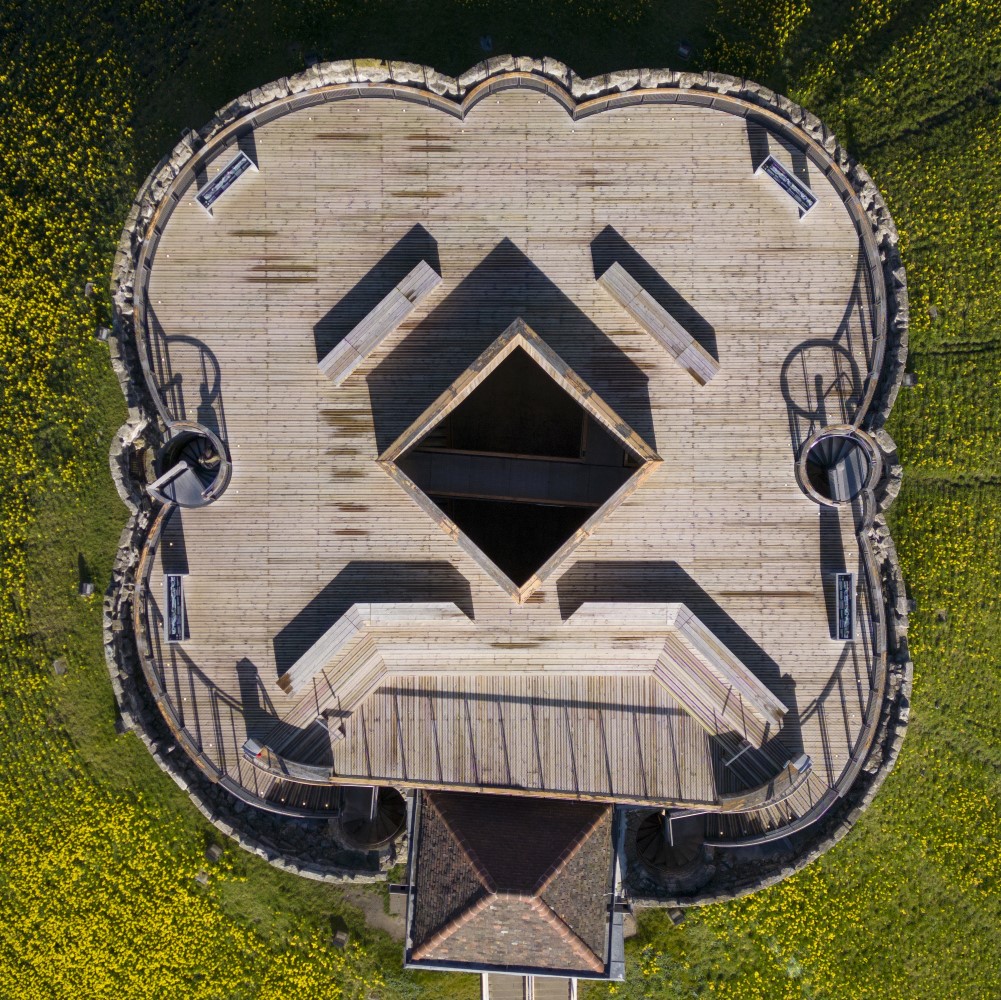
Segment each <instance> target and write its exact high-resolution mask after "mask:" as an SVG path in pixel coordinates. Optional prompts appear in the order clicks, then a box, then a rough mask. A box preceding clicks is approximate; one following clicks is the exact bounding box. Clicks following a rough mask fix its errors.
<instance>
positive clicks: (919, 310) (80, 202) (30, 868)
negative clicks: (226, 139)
mask: <svg viewBox="0 0 1001 1000" xmlns="http://www.w3.org/2000/svg"><path fill="white" fill-rule="evenodd" d="M999 33H1001V5H999V4H998V3H997V2H996V0H993V2H984V0H981V2H974V0H969V2H958V0H957V2H945V3H942V2H931V0H910V2H907V0H855V2H854V3H850V4H846V3H836V2H815V3H812V4H811V3H805V2H796V0H757V2H754V3H751V2H747V0H739V2H735V3H724V2H722V0H720V2H718V3H716V4H701V3H695V2H690V3H678V4H667V3H658V2H654V0H634V2H632V3H627V4H621V3H614V4H613V3H611V2H607V0H590V2H587V3H585V2H583V0H570V2H567V3H557V2H555V0H536V2H531V3H529V2H526V0H483V2H480V0H462V2H452V3H445V2H441V0H427V2H423V0H422V3H421V4H420V5H419V6H418V5H416V4H413V3H401V2H396V3H389V2H388V0H370V2H367V3H364V4H362V3H346V2H329V0H328V2H322V3H321V2H314V0H306V2H303V3H298V4H294V5H292V4H289V5H282V4H270V3H267V4H266V3H249V4H243V3H235V2H233V0H228V2H208V0H205V2H198V0H189V2H187V3H183V4H182V3H177V4H174V3H168V2H166V0H160V2H157V0H132V2H125V0H117V2H116V0H95V2H93V3H91V4H83V3H79V2H73V0H66V2H63V3H60V4H55V3H53V4H32V5H26V4H22V3H17V2H14V0H0V129H2V130H3V133H2V135H0V271H2V273H3V275H4V281H3V283H2V285H0V432H2V440H3V442H4V447H3V448H2V449H0V648H2V650H3V663H2V672H0V778H2V781H0V913H2V914H3V916H4V919H3V920H2V921H0V998H8V997H9V998H17V1000H21V998H25V1000H27V998H35V997H38V998H43V997H44V998H50V997H74V998H76V997H81V996H85V997H103V996H116V997H136V998H146V997H159V996H171V997H189V996H190V997H270V996H279V995H280V996H285V997H287V996H297V995H310V996H316V997H322V996H342V995H343V996H352V995H358V996H361V995H376V994H378V995H381V996H385V997H390V996H404V995H410V996H415V997H416V996H460V995H468V996H472V995H474V993H475V982H474V981H473V980H472V979H471V977H441V976H439V977H423V978H420V979H415V978H412V977H408V976H404V975H403V974H402V971H401V970H400V967H399V966H400V955H399V948H398V946H397V945H395V944H394V943H392V942H389V941H388V940H387V939H386V938H384V937H382V936H380V935H378V934H375V933H371V932H368V931H366V930H365V929H364V927H363V925H362V924H361V921H360V918H359V916H358V914H357V911H353V910H352V909H351V908H350V907H349V906H348V905H347V904H346V903H345V902H344V900H343V899H342V897H341V896H340V894H339V893H338V892H337V891H336V890H335V889H331V888H328V887H324V886H321V885H317V884H314V883H309V882H305V881H303V880H300V879H296V878H293V877H290V876H286V875H284V874H282V873H280V872H277V871H275V870H273V869H270V868H268V867H267V866H266V865H264V864H263V863H259V862H258V861H257V860H256V859H254V858H252V857H250V856H248V855H245V854H244V853H243V852H240V851H239V850H237V849H236V848H229V849H227V852H226V854H225V856H224V862H223V864H222V865H220V866H219V867H218V868H216V869H213V874H212V879H211V881H210V883H209V885H208V886H206V887H202V886H200V885H199V884H198V883H196V882H195V881H194V878H193V875H194V873H195V871H197V869H198V868H200V867H201V866H202V865H203V864H204V862H203V860H202V856H201V852H202V849H203V847H204V846H205V843H206V842H207V840H209V839H211V838H212V837H213V831H212V830H211V828H209V827H208V826H207V825H206V824H205V823H204V822H203V820H202V819H201V817H200V816H199V815H198V814H197V813H196V812H195V811H194V809H193V808H192V807H191V805H190V803H188V801H187V799H186V798H185V797H184V796H183V795H182V794H181V793H180V792H179V791H178V790H177V789H176V788H175V787H174V785H173V784H172V783H171V782H169V780H167V779H166V778H165V777H164V776H163V775H162V774H161V772H160V771H159V770H158V769H157V768H156V766H155V765H154V763H153V762H152V760H151V759H150V758H149V756H148V754H147V753H146V752H145V750H144V749H143V748H142V746H141V744H139V742H138V741H137V740H135V739H134V738H133V737H131V736H127V737H117V736H116V735H115V734H114V730H113V726H112V723H113V717H114V709H113V698H112V694H111V690H110V685H109V683H108V680H107V676H106V672H105V667H104V663H103V655H102V650H101V641H100V606H99V601H100V598H99V597H95V598H92V599H90V600H85V599H81V598H79V597H78V596H76V588H77V583H78V581H79V579H80V576H81V575H85V576H89V577H90V578H92V579H93V580H94V581H95V582H96V584H97V590H98V593H100V591H101V590H102V589H103V586H104V584H105V581H107V580H108V579H109V576H110V567H111V559H112V555H113V552H114V546H115V543H116V541H117V537H118V533H119V531H120V529H121V526H122V524H123V523H124V519H125V511H124V508H123V507H122V506H121V504H120V502H119V501H118V498H117V495H116V494H115V492H114V489H113V487H112V486H111V483H110V479H109V477H108V474H107V458H106V456H107V447H108V443H109V440H110V437H111V434H112V433H113V432H114V429H115V428H116V427H117V426H118V424H119V423H120V422H121V420H122V419H123V417H124V407H123V404H122V401H121V396H120V393H119V391H118V387H117V384H116V383H115V380H114V378H113V376H112V373H111V371H110V367H109V366H108V363H107V355H106V348H104V347H103V346H102V345H100V344H98V343H97V342H95V341H94V340H93V336H92V335H93V330H94V328H95V326H96V325H98V324H99V323H101V322H107V320H108V308H109V306H108V299H107V292H106V287H107V282H108V272H109V268H110V261H111V255H112V253H113V250H114V244H115V242H116V239H117V233H118V230H119V228H120V226H121V223H122V220H123V219H124V216H125V213H126V210H127V207H128V202H129V200H130V199H131V196H132V192H133V191H134V190H135V188H136V187H137V186H138V184H139V183H140V181H141V179H142V177H143V176H144V175H145V174H146V172H147V171H148V170H149V169H150V168H151V167H152V166H153V165H154V163H155V162H156V160H157V159H159V157H160V156H161V155H162V154H163V153H164V152H165V151H166V150H168V149H169V148H170V147H171V146H172V145H173V143H174V140H175V139H176V138H177V136H178V134H179V132H180V130H181V129H182V128H184V127H188V126H198V125H200V124H201V123H202V122H204V121H205V120H206V119H207V118H208V117H209V115H210V114H211V113H212V111H213V110H214V108H215V107H217V106H220V105H222V104H223V103H225V102H226V101H227V100H229V99H231V98H232V97H234V96H236V95H237V94H239V93H241V92H243V91H245V90H247V89H249V88H251V87H253V86H256V85H258V84H260V83H262V82H264V81H266V80H270V79H272V78H274V77H276V76H279V75H281V74H284V73H288V72H292V71H294V70H295V69H297V68H299V67H300V66H301V65H302V60H303V58H304V56H305V55H307V54H311V53H315V54H317V55H319V56H322V57H324V58H339V57H346V56H365V55H369V56H381V57H387V58H400V59H408V60H413V61H417V62H422V63H428V64H431V65H435V66H437V67H438V68H440V69H442V70H444V71H446V72H460V71H461V70H463V69H465V68H467V67H468V66H469V65H471V64H472V63H473V62H475V61H477V60H478V59H479V58H481V57H482V50H481V48H480V38H481V37H482V36H486V35H489V36H491V38H492V41H493V49H494V51H495V52H517V53H527V54H535V55H544V54H546V55H553V56H555V57H557V58H560V59H563V60H564V61H566V62H567V63H568V64H569V65H571V66H572V67H574V68H575V69H576V70H578V71H580V72H582V73H592V72H600V71H604V70H608V69H616V68H623V67H626V66H636V65H648V66H662V65H671V64H675V65H676V64H678V59H677V57H676V50H677V46H678V44H679V42H680V41H682V40H683V39H684V40H686V41H688V42H690V43H691V44H692V45H693V46H694V49H695V52H694V55H693V57H692V65H693V66H696V67H702V66H705V67H706V68H713V69H718V70H720V71H728V72H736V73H746V74H747V75H750V76H753V77H754V78H756V79H758V80H760V81H761V82H763V83H767V84H769V85H771V86H774V87H776V88H777V89H779V90H783V91H785V92H787V93H789V94H790V95H791V96H792V97H794V98H796V99H798V100H800V101H802V102H803V103H804V104H805V105H806V106H808V107H810V108H811V110H813V111H815V112H816V113H817V114H819V115H821V117H824V118H825V119H826V120H828V121H829V122H830V123H831V124H832V125H833V126H834V127H835V128H836V129H837V130H838V131H839V134H840V135H841V136H842V137H843V138H844V139H845V140H846V141H847V142H848V143H849V145H850V147H851V149H852V152H853V153H854V154H855V155H856V156H857V157H858V158H859V159H860V160H861V161H862V162H863V163H865V164H866V165H867V166H868V167H869V169H870V170H871V172H872V173H873V175H874V177H875V178H876V180H877V182H878V183H879V184H880V186H881V188H882V189H883V190H884V192H885V193H886V195H887V198H888V201H889V204H890V207H891V209H892V211H893V213H894V216H895V219H896V221H897V224H898V226H899V228H900V231H901V238H902V248H903V253H904V258H905V263H906V265H907V267H908V276H909V282H910V290H911V297H912V339H911V344H912V367H913V368H914V370H915V371H916V372H917V373H918V375H919V386H918V387H917V388H916V389H912V390H905V391H904V392H902V393H901V397H900V401H899V403H898V406H897V409H896V411H895V413H894V417H893V420H892V422H891V427H890V430H891V432H892V433H893V434H894V435H895V437H896V439H897V441H898V444H899V445H900V450H901V455H902V459H903V461H904V464H905V469H906V478H905V486H904V490H903V492H902V493H901V496H900V498H899V499H898V501H897V503H896V505H895V507H894V510H893V522H894V532H895V537H896V539H897V542H898V548H899V550H900V555H901V559H902V561H903V564H904V571H905V574H906V577H907V580H908V583H909V586H910V589H911V592H912V595H913V596H914V597H915V598H916V599H917V601H918V610H917V612H916V613H915V615H914V616H913V626H912V636H911V638H912V650H913V654H914V659H915V692H914V706H913V712H912V716H911V731H910V733H909V735H908V737H907V740H906V742H905V745H904V751H903V753H902V756H901V759H900V763H899V765H898V768H897V770H896V771H895V772H894V774H893V775H892V776H891V777H890V779H889V780H888V781H887V783H886V785H885V786H884V789H883V791H882V792H881V793H880V795H879V796H878V798H877V799H876V802H875V803H874V805H873V807H872V809H870V810H869V811H868V812H867V813H866V814H865V815H864V816H863V818H862V820H861V821H860V823H859V824H858V825H857V827H856V828H855V830H854V831H853V832H852V833H851V834H850V835H849V837H848V838H846V840H845V841H843V842H842V843H841V844H840V845H839V846H838V847H837V848H835V849H834V850H833V851H831V852H830V853H829V854H828V855H826V856H825V857H824V858H823V859H821V861H819V862H817V863H816V864H814V865H812V866H811V867H810V868H809V869H807V870H806V871H804V872H803V873H801V874H800V875H798V876H796V877H795V878H794V879H792V880H790V881H788V882H786V883H783V884H782V885H780V886H778V887H776V888H774V889H772V890H769V891H767V892H764V893H761V894H758V895H756V896H754V897H751V898H749V899H747V900H743V901H739V902H737V903H734V904H730V905H726V906H718V907H711V908H707V909H705V910H702V911H698V912H697V913H693V914H692V915H691V916H690V917H689V919H688V920H687V921H686V923H685V924H684V925H683V926H682V927H681V928H679V929H675V928H671V927H670V926H669V925H668V924H667V923H666V922H665V921H664V920H663V919H662V918H660V917H659V916H658V915H652V916H650V917H647V918H644V919H643V920H642V922H641V933H640V935H639V937H638V938H637V939H635V940H634V941H632V942H630V945H629V955H628V957H629V962H630V978H629V980H628V981H627V983H626V984H625V985H624V986H619V987H617V988H616V990H617V992H618V993H619V994H620V995H629V996H651V997H654V996H655V997H674V996H678V997H681V996H684V997H689V996H702V995H705V996H728V997H734V998H740V997H768V998H773V997H783V996H791V997H800V996H805V997H846V998H858V997H867V996H872V997H909V998H919V997H929V998H930V997H936V998H939V997H951V996H957V997H959V996H962V997H970V998H974V997H976V998H980V997H983V998H988V997H996V996H999V995H1001V978H999V976H1001V974H999V971H998V970H999V969H1001V945H999V943H998V941H999V936H998V933H997V931H998V928H999V927H1001V889H999V885H998V875H999V854H1001V851H999V837H998V832H997V831H998V829H999V821H1001V815H999V809H998V806H997V803H998V801H999V792H1001V779H999V777H998V775H999V774H1001V669H999V665H998V664H999V656H998V653H997V649H998V642H999V624H998V623H999V621H1001V618H999V614H998V612H999V607H998V605H999V584H1001V580H999V574H1001V570H999V567H1001V526H999V525H1001V522H999V518H1001V484H999V471H998V463H999V457H998V456H999V451H998V448H997V445H998V435H999V413H1001V406H999V405H998V403H997V393H998V389H999V387H1001V359H999V355H998V351H999V347H1001V345H999V332H1001V323H999V313H1001V296H999V295H998V290H997V286H998V283H997V279H996V277H995V275H996V273H997V267H998V261H999V246H1001V235H999V233H1001V225H999V222H1001V219H999V212H1001V209H999V208H998V205H999V203H1001V202H999V194H1001V191H999V187H1001V162H999V160H1001V143H999V140H998V134H999V126H1001V107H999V103H998V93H999V81H1001V44H999ZM88 280H90V281H92V282H93V283H94V285H95V286H96V288H97V289H98V294H97V295H96V296H95V297H93V298H86V297H85V296H84V294H83V289H84V285H85V283H86V282H87V281H88ZM59 656H63V657H65V659H66V661H67V672H66V673H65V674H64V675H61V676H58V677H57V676H53V672H52V669H51V663H52V660H53V659H54V658H56V657H59ZM331 919H333V920H335V921H343V922H345V923H347V924H349V925H350V926H351V927H352V930H353V940H354V942H355V944H356V945H357V947H352V948H351V949H349V951H348V953H347V954H340V953H332V952H330V951H328V950H327V949H326V948H325V947H324V944H323V942H324V940H325V939H326V938H327V937H329V927H330V921H331ZM608 991H609V988H608V987H600V988H598V989H596V990H595V991H594V992H596V993H598V994H600V995H603V994H604V993H606V992H608Z"/></svg>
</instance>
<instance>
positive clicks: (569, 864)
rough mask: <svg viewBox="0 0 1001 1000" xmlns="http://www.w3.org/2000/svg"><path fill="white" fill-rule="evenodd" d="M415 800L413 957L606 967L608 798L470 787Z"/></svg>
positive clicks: (553, 966)
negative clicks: (478, 791) (496, 792)
mask: <svg viewBox="0 0 1001 1000" xmlns="http://www.w3.org/2000/svg"><path fill="white" fill-rule="evenodd" d="M421 799H422V813H421V825H420V832H419V837H418V844H417V845H416V848H417V854H416V861H415V866H416V870H415V876H414V878H415V884H416V889H415V893H414V903H413V913H412V917H411V931H410V937H411V942H412V951H411V956H410V957H411V960H412V961H417V962H420V961H433V962H445V963H448V964H463V965H474V966H481V965H486V966H501V967H512V966H514V967H521V968H536V969H551V970H558V971H567V972H584V971H588V972H601V971H602V970H603V969H604V967H605V959H606V957H607V956H606V940H607V928H608V896H607V893H608V891H609V888H610V886H609V876H610V873H611V861H612V842H611V829H612V810H611V807H610V806H607V805H600V804H591V803H577V802H567V801H562V800H551V799H534V798H533V799H530V798H526V797H518V796H493V795H475V794H468V793H439V792H429V793H424V794H422V796H421ZM453 869H454V870H453Z"/></svg>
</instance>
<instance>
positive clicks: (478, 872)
mask: <svg viewBox="0 0 1001 1000" xmlns="http://www.w3.org/2000/svg"><path fill="white" fill-rule="evenodd" d="M424 799H425V801H426V802H429V803H430V804H431V805H432V806H433V807H434V811H435V812H436V813H437V815H438V818H439V819H440V820H441V821H442V823H444V824H445V828H446V829H447V830H448V832H449V833H450V834H451V835H452V839H453V840H454V841H455V842H456V844H458V845H459V849H460V850H461V851H462V853H463V854H464V855H465V856H466V860H467V861H468V862H469V864H470V866H471V867H472V869H473V874H474V875H475V876H476V877H477V878H478V879H479V881H480V885H482V886H483V888H484V889H485V890H486V891H487V892H488V893H491V894H493V895H496V894H497V885H496V883H495V882H494V880H493V878H491V876H490V872H488V871H487V869H486V866H485V865H484V864H483V862H482V861H480V858H479V855H477V853H476V851H474V850H473V847H472V845H471V844H470V843H469V841H468V840H466V838H465V837H464V836H463V835H462V833H461V832H460V831H457V830H456V829H455V826H454V825H453V824H452V823H451V822H450V821H449V819H448V817H447V816H446V815H445V810H443V809H442V808H441V807H440V806H439V805H438V803H437V802H436V801H435V800H434V798H433V797H432V796H429V795H425V796H424Z"/></svg>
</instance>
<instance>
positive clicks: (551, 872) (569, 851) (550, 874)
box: [532, 807, 610, 896]
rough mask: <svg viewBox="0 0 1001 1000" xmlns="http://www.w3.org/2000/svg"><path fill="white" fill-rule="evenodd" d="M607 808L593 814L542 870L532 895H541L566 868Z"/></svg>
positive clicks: (599, 821) (605, 813)
mask: <svg viewBox="0 0 1001 1000" xmlns="http://www.w3.org/2000/svg"><path fill="white" fill-rule="evenodd" d="M609 808H610V807H606V808H605V809H602V810H601V812H599V813H598V815H597V816H595V818H594V820H593V821H592V823H591V825H590V826H589V827H588V828H587V829H586V830H584V831H583V832H581V833H578V835H577V836H576V838H575V839H574V840H573V841H572V842H571V844H570V846H569V847H567V848H566V850H565V851H563V853H562V854H561V855H560V856H559V857H558V858H557V859H556V860H555V861H554V862H553V863H552V864H551V865H550V866H549V868H548V869H547V870H546V871H545V872H543V874H542V876H541V878H540V879H539V881H538V882H536V884H535V888H534V889H533V890H532V895H533V896H541V895H542V894H543V893H544V892H545V891H546V889H548V888H549V886H550V885H552V883H553V880H554V879H555V878H556V877H557V876H558V875H559V874H560V873H561V872H562V871H563V869H564V868H566V866H567V865H568V864H569V863H570V860H571V859H572V858H573V856H574V855H575V854H576V853H577V852H578V851H579V850H580V849H581V848H582V847H583V846H584V844H585V843H587V841H588V840H590V839H591V837H592V835H593V834H594V831H595V830H597V829H598V824H599V823H601V821H602V820H603V819H604V818H605V817H606V816H607V815H608V811H609Z"/></svg>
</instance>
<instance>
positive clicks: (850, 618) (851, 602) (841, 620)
mask: <svg viewBox="0 0 1001 1000" xmlns="http://www.w3.org/2000/svg"><path fill="white" fill-rule="evenodd" d="M837 591H838V638H839V639H843V640H845V641H850V640H851V639H854V638H855V574H854V573H838V576H837Z"/></svg>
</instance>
